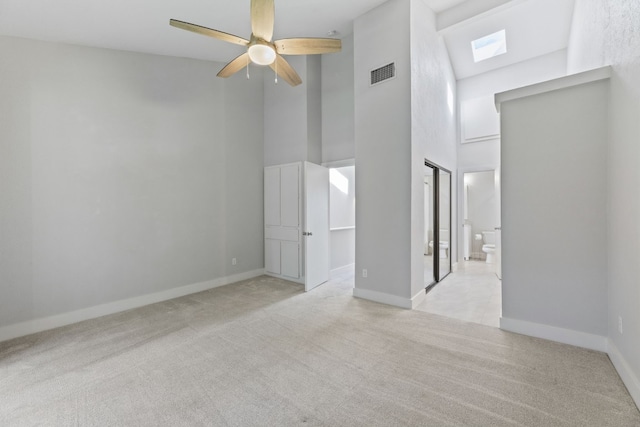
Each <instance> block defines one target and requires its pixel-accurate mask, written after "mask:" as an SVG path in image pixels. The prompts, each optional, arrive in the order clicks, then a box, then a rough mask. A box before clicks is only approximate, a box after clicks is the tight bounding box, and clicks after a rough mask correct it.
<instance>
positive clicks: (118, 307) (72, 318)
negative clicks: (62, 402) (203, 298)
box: [0, 269, 264, 342]
mask: <svg viewBox="0 0 640 427" xmlns="http://www.w3.org/2000/svg"><path fill="white" fill-rule="evenodd" d="M263 274H264V269H258V270H253V271H248V272H246V273H239V274H234V275H233V276H226V277H221V278H218V279H214V280H208V281H206V282H201V283H194V284H192V285H186V286H180V287H178V288H172V289H167V290H165V291H160V292H155V293H152V294H147V295H141V296H138V297H133V298H127V299H123V300H120V301H114V302H109V303H106V304H100V305H96V306H93V307H88V308H83V309H80V310H75V311H70V312H68V313H61V314H56V315H53V316H48V317H42V318H39V319H33V320H27V321H25V322H20V323H15V324H13V325H8V326H3V327H0V342H2V341H6V340H10V339H13V338H17V337H21V336H25V335H30V334H35V333H37V332H42V331H46V330H49V329H54V328H59V327H61V326H66V325H70V324H72V323H78V322H82V321H83V320H89V319H95V318H96V317H101V316H106V315H109V314H114V313H119V312H121V311H125V310H131V309H132V308H138V307H142V306H145V305H149V304H154V303H157V302H161V301H167V300H170V299H173V298H179V297H182V296H185V295H190V294H195V293H197V292H202V291H206V290H209V289H213V288H218V287H220V286H225V285H228V284H231V283H235V282H240V281H242V280H247V279H252V278H254V277H258V276H261V275H263Z"/></svg>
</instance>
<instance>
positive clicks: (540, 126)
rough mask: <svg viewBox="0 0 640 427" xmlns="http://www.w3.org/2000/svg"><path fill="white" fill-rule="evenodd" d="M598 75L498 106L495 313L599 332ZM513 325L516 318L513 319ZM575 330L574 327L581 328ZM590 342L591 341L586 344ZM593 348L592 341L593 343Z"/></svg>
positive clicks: (601, 119)
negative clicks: (498, 284)
mask: <svg viewBox="0 0 640 427" xmlns="http://www.w3.org/2000/svg"><path fill="white" fill-rule="evenodd" d="M607 97H608V81H606V80H601V81H597V82H592V83H588V84H582V85H579V86H572V87H569V88H565V89H559V90H554V91H551V92H546V93H542V94H538V95H533V96H527V97H524V98H519V99H515V100H511V101H507V102H503V103H502V106H501V116H502V120H501V132H502V149H501V155H502V167H501V168H502V176H501V183H502V231H503V232H502V249H503V250H502V259H503V264H502V266H503V268H502V320H501V326H502V327H504V328H506V329H509V330H516V331H519V332H525V331H523V330H518V329H517V328H516V329H514V328H513V326H512V325H513V324H514V321H516V322H526V324H530V325H537V326H536V327H537V328H539V329H540V330H544V329H545V328H546V329H549V328H548V327H551V328H560V329H562V330H565V331H573V332H574V333H577V334H576V336H579V337H581V338H580V339H582V338H585V339H586V341H585V342H584V343H583V342H577V343H576V344H579V345H584V346H590V345H591V344H590V343H601V342H603V341H604V339H603V338H602V337H604V336H606V333H607V318H606V310H607V308H606V306H607V284H606V269H607V260H606V244H604V242H606V241H607V233H606V229H605V227H604V224H606V223H607V206H606V182H607V180H606V175H605V174H604V173H602V174H601V173H598V171H604V170H605V166H606V158H607V150H606V144H607V113H608V106H607ZM520 324H522V323H520ZM581 334H582V335H581ZM594 348H598V345H594ZM599 348H600V349H603V348H602V346H601V345H600V346H599Z"/></svg>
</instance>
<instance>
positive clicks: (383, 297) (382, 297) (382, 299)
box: [353, 288, 426, 310]
mask: <svg viewBox="0 0 640 427" xmlns="http://www.w3.org/2000/svg"><path fill="white" fill-rule="evenodd" d="M420 294H423V295H422V296H420ZM353 296H354V297H356V298H362V299H366V300H369V301H374V302H379V303H382V304H387V305H393V306H395V307H400V308H406V309H409V310H411V309H413V308H414V307H415V306H416V305H418V304H419V303H420V302H422V299H424V298H425V296H426V294H425V292H424V290H422V291H421V292H419V293H418V294H417V295H416V296H414V297H413V298H411V299H409V298H403V297H399V296H397V295H391V294H386V293H384V292H378V291H371V290H369V289H362V288H353ZM421 298H422V299H421ZM414 300H415V301H416V304H415V305H414Z"/></svg>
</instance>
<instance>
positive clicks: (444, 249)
mask: <svg viewBox="0 0 640 427" xmlns="http://www.w3.org/2000/svg"><path fill="white" fill-rule="evenodd" d="M440 236H441V237H442V236H449V230H440ZM438 246H439V247H438V256H439V257H440V258H447V257H448V256H449V253H448V252H449V242H448V241H446V240H441V241H440V244H439V245H438ZM429 248H430V249H431V253H433V252H434V251H433V240H431V241H430V242H429Z"/></svg>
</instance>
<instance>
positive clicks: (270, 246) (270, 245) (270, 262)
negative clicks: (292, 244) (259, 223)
mask: <svg viewBox="0 0 640 427" xmlns="http://www.w3.org/2000/svg"><path fill="white" fill-rule="evenodd" d="M264 264H265V265H264V268H265V270H266V271H267V273H273V274H280V241H278V240H273V239H267V240H265V242H264Z"/></svg>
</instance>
